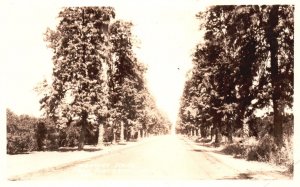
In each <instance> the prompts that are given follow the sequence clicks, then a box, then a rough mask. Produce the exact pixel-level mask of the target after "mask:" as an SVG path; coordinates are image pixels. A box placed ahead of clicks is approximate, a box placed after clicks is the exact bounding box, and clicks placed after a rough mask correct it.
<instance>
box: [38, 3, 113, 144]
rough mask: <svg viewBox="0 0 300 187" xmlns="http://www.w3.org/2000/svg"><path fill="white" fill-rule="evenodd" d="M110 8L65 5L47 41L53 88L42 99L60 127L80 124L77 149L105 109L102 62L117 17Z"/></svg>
mask: <svg viewBox="0 0 300 187" xmlns="http://www.w3.org/2000/svg"><path fill="white" fill-rule="evenodd" d="M114 16H115V13H114V9H113V8H111V7H100V8H98V7H75V8H64V9H63V10H62V11H61V12H60V13H59V18H60V22H59V24H58V26H57V28H56V30H55V31H52V30H48V31H47V33H46V41H47V42H48V43H49V45H48V46H49V47H50V48H52V49H53V52H54V55H53V65H54V67H53V81H52V86H51V91H50V93H49V94H47V95H46V96H45V97H44V98H43V99H42V100H41V103H42V108H43V109H44V111H45V113H46V115H47V116H49V117H50V118H52V119H53V120H54V121H55V122H56V123H57V124H59V125H60V126H62V127H63V126H66V125H68V124H70V123H71V122H72V121H74V120H79V124H80V125H81V131H80V137H79V144H78V149H79V150H80V149H82V148H83V146H84V137H85V131H86V128H88V126H90V125H91V124H90V123H88V119H90V118H97V117H98V114H99V113H100V112H99V111H101V109H103V108H102V107H103V92H104V91H103V88H102V86H103V84H104V80H103V76H102V74H103V64H104V63H107V61H108V54H107V51H108V50H107V43H108V37H107V34H106V33H107V31H108V25H109V23H110V20H111V19H112V18H114Z"/></svg>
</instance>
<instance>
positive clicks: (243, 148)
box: [221, 134, 294, 174]
mask: <svg viewBox="0 0 300 187" xmlns="http://www.w3.org/2000/svg"><path fill="white" fill-rule="evenodd" d="M292 139H293V138H292V137H289V138H287V137H285V138H284V142H283V146H282V148H279V147H277V146H276V144H275V142H274V138H273V137H272V136H270V135H268V134H266V135H265V136H263V137H262V138H260V139H259V140H257V139H256V138H254V137H248V138H246V139H244V141H238V142H237V141H234V142H233V143H231V144H226V145H225V147H224V148H223V149H222V150H221V151H222V152H223V153H225V154H229V155H233V156H234V157H235V158H243V159H246V160H249V161H259V162H269V163H272V164H276V165H281V166H285V167H286V168H287V170H288V173H290V174H293V168H294V161H293V145H292Z"/></svg>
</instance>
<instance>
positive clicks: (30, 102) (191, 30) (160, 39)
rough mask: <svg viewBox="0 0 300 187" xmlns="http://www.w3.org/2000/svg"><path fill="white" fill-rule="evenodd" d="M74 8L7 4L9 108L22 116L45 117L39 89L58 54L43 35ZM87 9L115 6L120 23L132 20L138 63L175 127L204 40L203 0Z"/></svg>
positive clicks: (128, 1) (132, 0)
mask: <svg viewBox="0 0 300 187" xmlns="http://www.w3.org/2000/svg"><path fill="white" fill-rule="evenodd" d="M78 5H83V4H80V3H78V2H76V1H73V2H72V3H61V2H57V1H54V2H52V1H51V2H49V1H48V2H47V1H46V2H42V3H41V2H39V1H25V2H23V1H16V0H15V1H7V2H6V5H5V7H6V8H5V9H4V10H3V11H1V14H2V15H1V17H2V18H3V17H5V18H6V19H4V23H5V24H6V25H7V27H6V29H5V30H4V34H2V35H1V37H2V38H1V41H5V45H2V48H3V49H1V51H2V50H3V51H4V54H3V55H2V57H1V58H2V60H3V59H4V62H5V67H3V68H2V70H5V71H4V72H3V73H2V75H1V76H3V75H4V79H3V80H4V82H3V83H4V85H5V89H6V98H5V101H4V102H5V104H6V106H7V107H8V108H10V109H11V110H13V111H14V112H16V113H17V114H30V115H35V116H39V115H41V112H40V111H39V108H40V105H39V97H38V96H37V93H36V92H35V91H34V90H33V88H34V87H35V86H36V85H37V84H38V83H39V82H41V81H42V80H43V79H44V78H48V77H50V76H51V73H52V72H51V71H52V62H51V57H52V51H51V50H50V49H47V47H46V43H45V42H44V40H43V37H44V36H43V34H44V33H45V31H46V28H47V27H50V28H55V25H56V23H57V20H56V17H57V15H58V12H59V10H60V8H61V7H62V6H78ZM84 5H98V6H101V5H104V6H105V5H111V6H113V7H114V8H115V10H116V19H122V20H126V21H131V22H132V23H133V24H134V27H133V34H134V35H135V37H136V38H137V39H138V40H139V44H138V45H139V46H138V48H135V52H136V55H137V57H138V59H139V60H140V61H141V62H143V63H145V64H146V65H147V67H148V71H147V73H146V79H147V84H148V87H149V89H150V91H151V93H152V94H153V96H154V97H155V99H156V102H157V105H158V107H159V108H160V109H162V110H163V111H164V112H165V113H166V114H167V115H168V116H169V119H170V120H171V121H172V122H173V123H174V122H175V121H176V116H177V113H178V108H179V104H180V102H179V99H180V97H181V94H182V90H183V86H184V82H185V75H186V72H187V71H188V70H189V69H190V68H191V67H192V65H191V58H192V53H193V49H194V47H195V46H196V44H197V43H198V42H199V40H200V39H201V32H200V31H199V20H197V19H196V17H195V14H196V13H197V12H199V11H200V10H203V8H204V7H205V6H202V5H201V3H200V4H199V1H198V0H191V1H183V0H181V1H173V3H172V4H170V3H168V2H167V1H160V2H156V1H149V2H145V1H144V2H142V1H136V0H122V1H110V2H109V3H108V2H107V1H104V2H103V3H101V4H100V3H99V1H98V2H93V3H90V4H84Z"/></svg>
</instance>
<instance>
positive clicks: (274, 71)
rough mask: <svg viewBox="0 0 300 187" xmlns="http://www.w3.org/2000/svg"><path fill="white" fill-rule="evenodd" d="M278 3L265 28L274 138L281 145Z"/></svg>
mask: <svg viewBox="0 0 300 187" xmlns="http://www.w3.org/2000/svg"><path fill="white" fill-rule="evenodd" d="M278 8H279V6H278V5H273V6H272V7H271V11H270V15H269V20H268V27H267V30H266V35H267V41H268V43H269V46H270V47H269V50H270V56H271V82H272V87H273V93H272V101H273V112H274V121H273V125H274V131H273V133H274V138H275V142H276V144H277V145H278V146H282V142H283V140H282V138H283V130H282V113H283V107H280V92H281V90H280V86H279V70H278V69H279V68H278V40H277V36H278V33H277V32H276V31H275V29H276V26H277V25H278Z"/></svg>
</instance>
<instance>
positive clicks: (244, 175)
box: [218, 173, 253, 180]
mask: <svg viewBox="0 0 300 187" xmlns="http://www.w3.org/2000/svg"><path fill="white" fill-rule="evenodd" d="M251 175H252V174H251V173H239V174H238V175H237V176H233V177H232V176H231V177H224V178H222V179H218V180H223V179H226V180H227V179H253V177H252V176H251Z"/></svg>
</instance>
